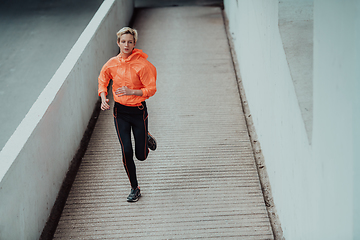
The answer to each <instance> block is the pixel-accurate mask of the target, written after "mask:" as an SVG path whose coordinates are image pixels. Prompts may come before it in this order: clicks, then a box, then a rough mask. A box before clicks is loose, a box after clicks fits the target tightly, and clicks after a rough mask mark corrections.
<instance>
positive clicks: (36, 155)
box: [0, 0, 134, 239]
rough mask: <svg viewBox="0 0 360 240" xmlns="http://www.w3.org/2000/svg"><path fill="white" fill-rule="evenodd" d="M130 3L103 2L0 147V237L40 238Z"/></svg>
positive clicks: (126, 20) (125, 0)
mask: <svg viewBox="0 0 360 240" xmlns="http://www.w3.org/2000/svg"><path fill="white" fill-rule="evenodd" d="M133 8H134V2H133V1H129V0H115V1H114V0H105V1H104V3H103V4H102V5H101V7H100V8H99V10H98V12H97V13H96V14H95V16H94V17H93V19H92V20H91V22H90V23H89V25H88V26H87V28H86V29H85V30H84V32H83V33H82V34H81V36H80V38H79V39H78V41H77V42H76V44H75V45H74V47H73V48H72V49H71V51H70V53H69V54H68V56H67V57H66V59H65V60H64V62H63V63H62V64H61V66H60V67H59V69H58V70H57V72H56V73H55V75H54V76H53V77H52V79H51V80H50V82H49V84H48V85H47V86H46V88H45V89H44V91H43V92H42V93H41V95H40V96H39V98H38V99H37V101H36V102H35V103H34V105H33V106H32V108H31V109H30V111H29V112H28V114H27V115H26V117H25V118H24V119H23V121H22V122H21V124H20V125H19V126H18V128H17V129H16V131H15V133H14V134H13V135H12V136H11V138H10V139H9V141H8V142H7V143H6V145H5V147H4V148H3V150H2V151H1V152H0V239H38V238H39V236H40V234H41V232H42V229H43V227H44V225H45V223H46V220H47V218H48V216H49V214H50V211H51V208H52V206H53V204H54V202H55V199H56V197H57V194H58V191H59V189H60V186H61V184H62V182H63V180H64V177H65V175H66V172H67V170H68V167H69V165H70V161H71V160H72V157H73V156H74V155H75V153H76V151H77V149H78V147H79V145H80V140H81V138H82V136H83V134H84V131H85V129H86V127H87V124H88V121H89V119H90V116H91V114H92V112H93V110H94V106H95V103H96V101H97V99H98V97H97V76H98V74H99V72H100V69H101V67H102V65H103V64H104V63H105V62H106V61H107V60H108V59H109V58H110V57H111V56H113V55H115V54H116V53H117V49H118V47H117V45H116V35H115V33H116V31H117V30H118V29H120V28H121V27H122V26H124V25H127V24H128V23H129V20H130V18H131V16H132V13H133ZM55 47H56V46H55Z"/></svg>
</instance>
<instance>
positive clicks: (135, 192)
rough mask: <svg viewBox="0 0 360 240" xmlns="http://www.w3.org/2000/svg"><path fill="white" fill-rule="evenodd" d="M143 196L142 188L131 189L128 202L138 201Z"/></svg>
mask: <svg viewBox="0 0 360 240" xmlns="http://www.w3.org/2000/svg"><path fill="white" fill-rule="evenodd" d="M140 197H141V193H140V188H139V187H137V188H136V189H131V192H130V194H129V196H128V197H127V201H128V202H137V201H138V200H139V198H140Z"/></svg>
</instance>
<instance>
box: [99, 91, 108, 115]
mask: <svg viewBox="0 0 360 240" xmlns="http://www.w3.org/2000/svg"><path fill="white" fill-rule="evenodd" d="M100 97H101V106H100V108H101V110H103V111H104V110H109V109H110V105H109V99H107V98H106V95H105V93H104V92H102V93H100Z"/></svg>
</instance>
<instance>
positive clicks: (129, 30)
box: [116, 27, 138, 43]
mask: <svg viewBox="0 0 360 240" xmlns="http://www.w3.org/2000/svg"><path fill="white" fill-rule="evenodd" d="M124 34H131V35H132V36H133V37H134V40H135V43H136V42H137V40H138V33H137V31H136V29H133V28H129V27H123V28H122V29H120V30H119V31H118V32H117V33H116V36H117V41H118V42H119V41H120V37H121V36H122V35H124Z"/></svg>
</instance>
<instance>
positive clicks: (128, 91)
mask: <svg viewBox="0 0 360 240" xmlns="http://www.w3.org/2000/svg"><path fill="white" fill-rule="evenodd" d="M132 92H133V90H131V89H130V88H128V87H127V86H123V87H119V88H118V89H116V91H115V94H116V96H118V97H121V96H125V95H133V94H132Z"/></svg>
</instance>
